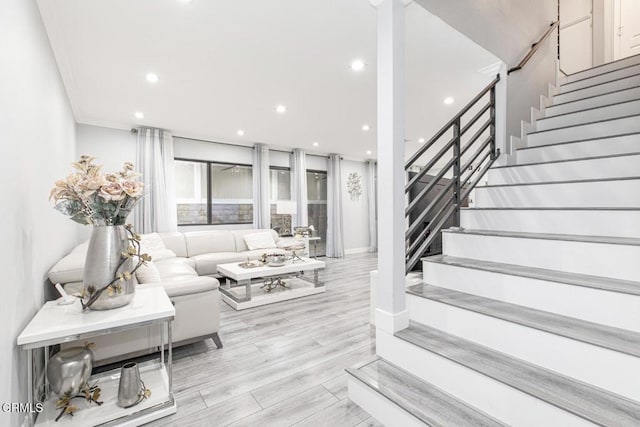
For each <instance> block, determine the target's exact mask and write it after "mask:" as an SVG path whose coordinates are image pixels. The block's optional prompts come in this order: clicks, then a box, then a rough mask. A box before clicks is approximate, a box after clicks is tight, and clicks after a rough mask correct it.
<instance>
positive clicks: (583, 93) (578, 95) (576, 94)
mask: <svg viewBox="0 0 640 427" xmlns="http://www.w3.org/2000/svg"><path fill="white" fill-rule="evenodd" d="M634 86H640V75H635V76H631V77H626V78H624V79H620V80H615V81H613V82H608V83H602V84H600V85H597V86H590V87H586V88H584V89H578V90H575V91H572V92H565V93H560V94H557V95H554V97H553V103H554V104H560V103H562V102H569V101H575V100H577V99H583V98H587V97H590V96H597V95H602V94H603V93H607V92H613V91H616V90H622V89H629V88H632V87H634Z"/></svg>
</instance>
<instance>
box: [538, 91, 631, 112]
mask: <svg viewBox="0 0 640 427" xmlns="http://www.w3.org/2000/svg"><path fill="white" fill-rule="evenodd" d="M635 99H640V87H635V88H631V89H627V90H622V91H619V92H614V93H607V94H604V95H600V96H596V97H592V98H586V99H581V100H578V101H573V102H568V103H566V104H556V105H551V106H549V107H547V108H545V111H544V114H545V117H554V116H557V115H559V114H567V113H573V112H576V111H582V110H586V109H588V108H597V107H604V106H607V105H611V104H616V103H619V102H626V101H633V100H635Z"/></svg>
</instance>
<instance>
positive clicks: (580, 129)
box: [527, 116, 640, 147]
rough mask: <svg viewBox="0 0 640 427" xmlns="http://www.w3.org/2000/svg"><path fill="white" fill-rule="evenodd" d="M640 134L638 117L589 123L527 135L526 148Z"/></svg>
mask: <svg viewBox="0 0 640 427" xmlns="http://www.w3.org/2000/svg"><path fill="white" fill-rule="evenodd" d="M636 132H640V117H639V116H631V117H624V118H621V119H616V120H609V121H604V122H596V123H589V124H585V125H579V126H571V127H567V128H561V129H552V130H549V131H546V132H539V133H531V134H528V135H527V146H528V147H535V146H538V145H545V144H556V143H559V142H569V141H579V140H581V139H590V138H600V137H607V136H616V135H623V134H628V133H636Z"/></svg>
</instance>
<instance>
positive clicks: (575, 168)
mask: <svg viewBox="0 0 640 427" xmlns="http://www.w3.org/2000/svg"><path fill="white" fill-rule="evenodd" d="M638 148H639V149H640V146H639V147H638ZM635 176H640V154H638V155H634V156H624V157H605V158H601V159H591V160H581V161H576V162H562V163H548V164H541V165H531V166H518V167H509V168H496V169H489V184H490V185H503V184H522V183H533V182H552V181H572V180H584V179H606V178H627V177H635Z"/></svg>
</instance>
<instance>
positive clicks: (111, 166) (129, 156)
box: [76, 124, 136, 242]
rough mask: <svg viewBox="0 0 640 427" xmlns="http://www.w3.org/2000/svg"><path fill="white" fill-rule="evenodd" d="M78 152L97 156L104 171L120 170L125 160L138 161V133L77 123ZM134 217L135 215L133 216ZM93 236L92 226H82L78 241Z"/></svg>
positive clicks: (98, 162)
mask: <svg viewBox="0 0 640 427" xmlns="http://www.w3.org/2000/svg"><path fill="white" fill-rule="evenodd" d="M76 152H77V153H78V156H80V155H82V154H87V155H90V156H94V157H96V163H97V164H100V165H102V170H103V171H104V172H111V171H118V170H120V169H121V168H122V164H123V163H124V162H132V163H135V162H136V134H134V133H132V132H131V131H128V130H122V129H112V128H104V127H100V126H90V125H83V124H78V125H76ZM131 218H133V217H131ZM89 237H91V227H90V226H83V227H82V226H81V227H80V228H79V230H78V234H77V241H78V242H84V241H85V240H87V239H89Z"/></svg>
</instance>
